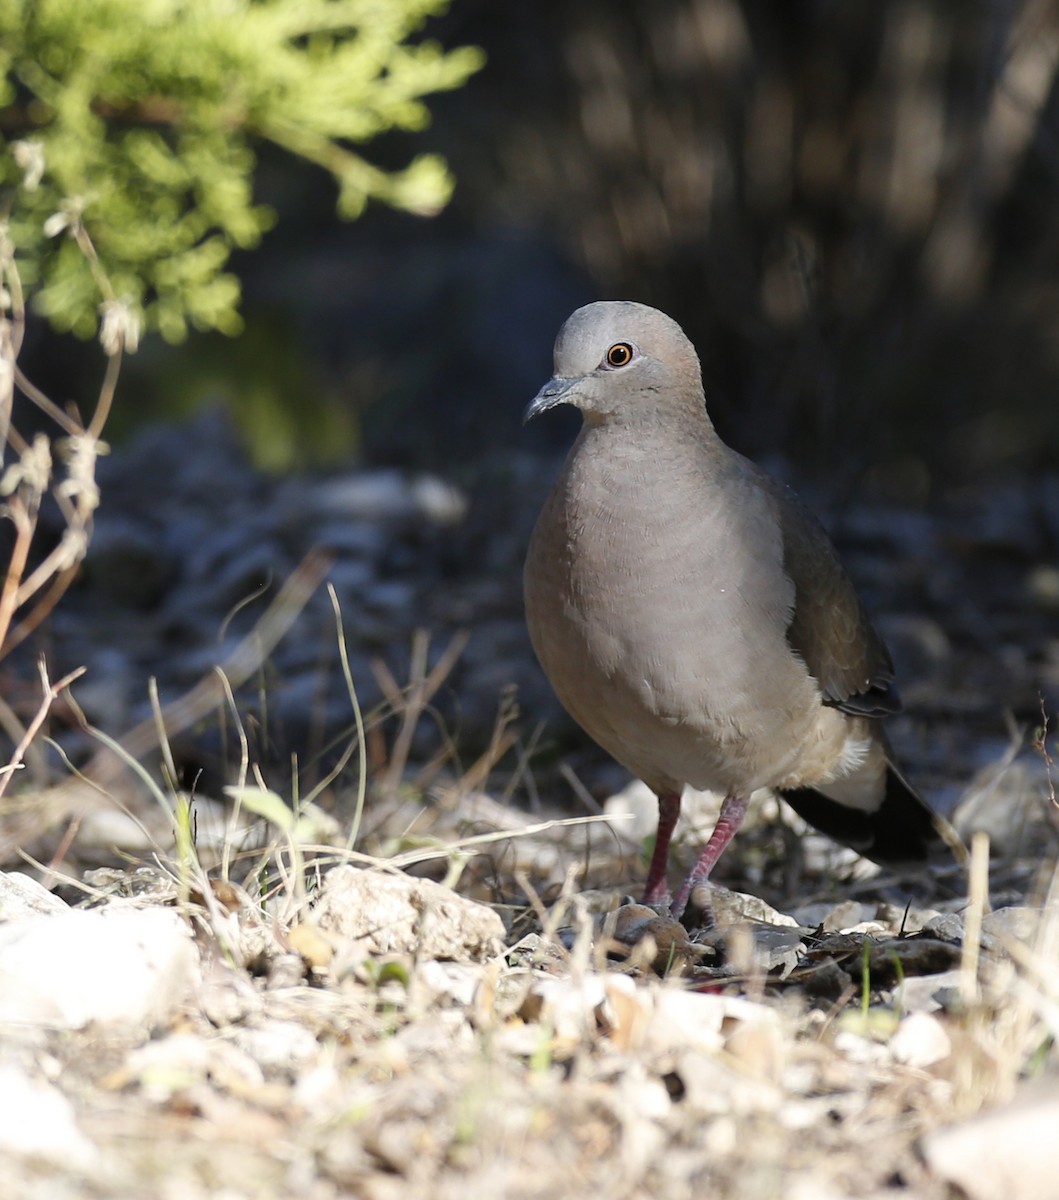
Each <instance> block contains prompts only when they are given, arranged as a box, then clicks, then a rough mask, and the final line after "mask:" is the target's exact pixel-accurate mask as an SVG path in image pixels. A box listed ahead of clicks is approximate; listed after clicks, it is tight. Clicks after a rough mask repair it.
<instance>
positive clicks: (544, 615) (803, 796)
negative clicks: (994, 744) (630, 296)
mask: <svg viewBox="0 0 1059 1200" xmlns="http://www.w3.org/2000/svg"><path fill="white" fill-rule="evenodd" d="M564 404H565V405H572V406H574V407H575V408H577V409H579V410H580V412H581V416H582V425H581V430H580V433H579V435H578V437H577V439H576V441H575V442H574V444H573V446H572V448H571V450H570V452H569V454H568V456H567V458H566V461H565V463H564V465H563V467H562V469H561V471H560V474H559V477H558V479H557V481H556V483H555V486H554V488H553V489H552V492H551V494H550V496H549V497H548V499H547V501H546V502H545V504H544V507H543V509H542V510H541V513H540V515H539V517H538V519H537V522H536V525H535V527H534V530H533V534H532V536H531V538H530V543H529V548H528V551H527V556H526V563H525V570H524V577H523V583H524V596H525V607H526V620H527V625H528V628H529V634H530V640H531V642H532V644H533V648H534V651H535V653H536V656H537V659H538V661H539V662H540V665H541V667H542V668H543V670H544V673H545V675H546V676H547V677H548V679H549V681H550V683H551V685H552V687H553V688H554V690H555V692H556V694H557V695H558V698H559V700H560V701H561V703H562V704H563V706H564V707H565V708H566V710H567V711H568V712H569V714H570V715H571V716H572V717H573V719H574V720H575V721H576V722H577V723H578V724H579V725H580V726H581V727H582V729H584V731H585V732H586V733H587V734H588V735H589V736H590V737H591V738H593V739H594V740H595V741H596V742H597V743H598V744H599V745H600V746H601V747H603V749H604V750H606V751H607V752H608V753H609V754H610V755H612V756H613V757H614V758H615V759H616V760H617V761H618V762H619V763H621V764H623V765H624V766H625V767H626V768H628V770H629V771H631V772H632V773H633V774H634V775H636V776H638V777H639V778H640V779H642V780H643V781H644V783H646V784H647V785H648V787H650V788H651V790H652V791H653V792H654V793H655V794H656V795H657V797H658V831H657V835H656V837H655V844H654V851H653V854H652V858H651V862H650V865H649V867H648V872H647V880H646V884H645V887H644V893H643V896H644V902H645V903H648V904H663V903H670V894H669V889H668V883H667V878H666V875H667V867H668V858H669V846H670V841H671V838H672V835H673V830H674V827H675V825H676V822H677V818H678V816H679V813H680V805H681V795H682V792H683V790H684V788H685V786H690V787H693V788H697V789H703V790H710V791H714V792H717V793H719V794H720V795H722V796H723V797H724V800H723V803H722V805H721V809H720V815H719V818H718V820H717V823H716V826H715V828H714V830H713V833H712V835H711V836H710V838H709V840H708V841H707V842H706V844H705V846H704V847H703V848H702V851H701V854H700V855H699V857H698V860H697V862H696V863H695V865H694V867H693V868H692V870H691V872H690V874H689V875H688V876H687V878H686V879H685V880H684V882H683V884H682V885H681V886H680V888H679V890H678V891H677V893H676V894H675V896H673V898H672V901H671V907H672V911H673V913H674V914H675V915H678V916H679V915H680V914H682V913H683V911H684V909H685V907H686V905H687V902H688V899H689V897H690V895H691V893H692V891H693V890H694V889H695V888H697V887H698V886H699V885H700V884H704V883H707V882H708V881H709V878H710V874H711V871H712V870H713V868H714V866H715V864H716V863H717V860H718V859H719V858H720V856H721V854H722V853H723V851H724V850H725V848H726V847H727V845H728V844H729V842H730V841H731V839H732V837H733V836H734V834H735V833H736V832H737V831H738V829H739V826H740V824H741V823H742V821H743V818H744V816H745V815H746V811H747V805H748V802H749V799H750V795H751V793H753V792H754V791H756V790H757V789H759V788H772V789H774V790H775V791H777V792H779V793H780V794H781V795H782V796H783V798H784V799H785V800H786V801H787V802H788V803H789V804H790V805H791V806H792V807H793V808H794V809H795V811H796V812H798V813H799V814H800V815H801V816H802V817H804V819H805V820H806V821H808V822H809V823H810V824H811V825H813V826H815V827H816V828H817V829H819V830H820V831H821V832H823V833H825V834H827V835H829V836H830V837H832V838H834V839H835V840H836V841H839V842H841V843H844V844H845V845H847V846H850V847H852V848H853V849H855V850H857V851H858V852H859V853H861V854H863V855H864V856H866V857H867V858H870V859H873V860H874V861H876V862H880V863H901V864H906V863H915V862H922V861H925V860H926V859H927V857H928V855H929V854H930V851H931V849H932V847H933V846H934V844H935V843H936V842H937V841H938V837H939V834H938V828H937V824H936V818H935V815H934V813H933V812H932V810H931V808H930V807H929V805H928V804H927V803H926V802H925V801H924V800H923V799H921V798H920V796H919V795H918V794H917V793H916V792H915V791H914V790H913V789H912V788H911V787H910V786H909V784H908V783H907V782H906V781H905V779H904V778H903V777H902V775H901V774H900V772H899V771H898V769H897V767H896V766H895V765H894V762H893V755H892V752H891V749H890V746H889V743H888V741H887V739H886V736H885V733H884V731H883V721H884V718H886V717H887V716H890V715H891V714H893V713H895V712H897V711H898V710H899V709H900V707H901V702H900V699H899V697H898V694H897V690H896V687H895V684H894V669H893V664H892V661H891V658H890V655H889V653H888V652H887V649H886V646H885V645H884V644H883V641H882V639H881V638H880V637H879V635H878V633H877V632H876V631H875V629H874V628H873V626H872V623H871V621H870V619H869V617H868V614H867V612H866V611H865V609H864V607H863V605H862V604H861V602H860V600H859V599H858V597H857V594H856V592H855V590H854V588H853V585H852V583H851V582H850V579H849V577H848V576H847V574H846V572H845V570H844V568H843V566H842V564H841V562H840V561H839V557H838V553H837V551H836V550H835V548H834V546H833V545H832V543H831V541H830V539H829V538H828V536H827V534H826V533H825V531H824V529H823V527H822V526H821V525H820V523H819V522H818V521H817V520H816V518H815V517H814V516H813V515H812V514H811V513H810V512H809V510H808V509H807V508H806V507H805V506H804V505H803V504H802V503H801V501H800V500H799V499H798V498H797V496H796V495H795V494H794V492H793V491H791V489H790V488H788V487H787V486H785V485H784V484H783V483H781V482H779V481H777V480H776V479H774V478H772V477H771V476H770V475H768V474H767V473H766V472H765V471H764V470H763V469H762V468H760V467H759V466H757V465H755V464H754V463H753V462H751V461H750V460H749V459H747V458H744V457H743V456H742V455H741V454H739V453H737V452H736V451H735V450H733V449H731V448H730V447H729V446H727V445H726V444H725V443H724V442H723V441H722V440H721V439H720V437H719V436H718V435H717V433H716V431H715V429H714V427H713V424H712V422H711V421H710V418H709V416H708V414H707V410H706V401H705V395H704V391H703V385H702V375H701V369H700V366H699V359H698V356H697V354H696V352H695V348H694V347H693V346H692V344H691V342H690V341H689V340H688V338H687V337H686V336H685V334H684V332H683V330H682V329H681V328H680V326H679V325H678V324H677V323H676V322H675V321H673V320H672V319H671V318H670V317H668V316H666V315H665V314H664V313H662V312H659V311H658V310H656V309H653V308H649V307H647V306H645V305H642V304H637V303H633V302H631V301H607V302H601V303H595V304H589V305H586V306H585V307H583V308H579V309H578V310H577V311H576V312H575V313H573V315H572V316H571V317H570V318H569V319H568V320H567V321H566V323H565V324H564V325H563V327H562V329H561V330H560V332H559V335H558V338H557V340H556V343H555V351H554V375H553V377H552V378H551V379H550V380H549V381H548V382H547V383H546V384H545V385H544V387H543V388H541V390H540V392H539V393H538V394H537V396H536V397H535V398H534V400H533V401H532V402H531V403H530V405H529V407H528V408H527V409H526V413H525V419H526V420H527V421H528V420H532V419H534V418H537V417H540V416H541V414H543V413H545V412H547V411H548V410H550V409H553V408H555V407H556V406H558V405H564Z"/></svg>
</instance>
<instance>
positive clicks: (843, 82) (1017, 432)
mask: <svg viewBox="0 0 1059 1200" xmlns="http://www.w3.org/2000/svg"><path fill="white" fill-rule="evenodd" d="M424 36H429V37H436V38H438V39H439V40H441V41H442V42H443V43H444V44H446V45H448V46H455V45H459V44H466V43H475V44H478V45H481V46H482V47H484V49H485V50H486V52H487V55H488V62H487V65H486V67H485V68H484V70H483V71H481V72H480V74H478V75H477V76H475V77H474V78H473V79H472V80H471V82H470V84H469V85H468V86H467V87H465V88H464V89H461V90H460V91H458V92H455V93H452V94H448V95H442V96H438V97H434V98H431V100H430V106H431V109H432V111H433V113H434V122H433V125H432V126H431V128H429V129H428V130H426V131H425V132H424V133H423V134H420V135H416V136H414V137H413V136H409V135H400V136H397V135H394V136H392V137H390V138H385V139H381V140H379V141H377V142H375V143H372V144H371V145H370V146H369V147H368V148H367V153H368V155H369V157H372V158H374V159H375V160H376V161H379V162H381V163H383V164H387V163H392V164H394V165H400V164H403V163H404V162H406V161H407V160H408V158H409V157H411V155H412V154H413V153H415V152H419V151H422V150H440V151H441V152H442V153H444V154H445V155H446V157H447V158H448V160H449V163H450V165H451V167H452V169H453V171H454V173H455V176H456V179H457V191H456V194H455V197H454V199H453V201H452V203H451V205H450V207H449V208H448V209H447V210H446V211H445V212H444V213H443V214H442V215H441V216H439V217H438V218H436V219H432V220H424V219H420V218H415V217H411V216H407V215H404V214H399V213H393V212H389V211H386V210H384V209H382V208H374V209H372V210H370V211H369V212H368V213H367V215H366V216H364V217H363V218H362V219H361V220H359V221H357V222H356V223H354V224H352V225H343V224H342V223H341V222H340V221H339V220H338V218H337V217H336V216H335V215H334V198H335V197H334V190H333V187H332V185H331V183H330V181H329V179H328V178H327V177H326V176H324V175H323V174H322V173H317V172H315V171H314V170H313V169H311V168H309V167H307V166H305V165H304V164H301V163H294V162H292V161H291V160H288V159H284V158H282V157H280V156H279V155H275V154H268V153H264V154H263V156H262V160H261V169H260V173H259V178H258V183H259V188H258V198H259V199H261V200H264V201H266V202H268V203H271V204H273V205H274V206H275V207H276V208H277V210H278V212H279V215H280V221H279V225H278V227H277V229H276V230H275V231H274V232H272V233H271V234H270V235H268V236H267V237H266V239H265V241H264V243H263V245H262V246H261V247H260V248H259V249H258V250H257V251H255V252H254V253H252V254H244V255H240V256H238V257H237V258H236V260H235V262H234V266H235V269H236V270H237V271H238V272H239V273H240V274H241V275H242V277H243V279H244V284H245V304H244V313H245V316H246V322H247V327H246V332H245V333H244V335H243V336H242V337H241V338H239V339H235V340H229V339H224V338H221V337H206V336H201V335H200V336H197V337H193V338H192V339H191V340H190V341H189V342H188V343H186V344H185V345H184V346H181V347H175V348H174V347H167V346H165V345H164V344H162V343H161V342H160V340H159V339H157V338H153V339H150V340H149V342H148V344H147V345H146V346H145V347H144V348H143V349H142V350H141V352H140V354H138V355H137V356H136V358H135V359H133V360H131V361H130V362H129V364H128V366H127V368H126V370H125V373H124V376H123V380H122V384H121V389H120V393H119V403H118V406H117V410H116V413H115V417H114V421H113V424H112V426H111V427H110V428H109V429H108V433H109V434H110V435H111V436H113V437H114V438H116V439H118V440H120V439H121V438H122V436H123V435H125V434H127V432H128V431H129V428H130V427H131V426H132V425H134V424H136V423H138V422H141V421H143V420H144V419H149V418H151V417H155V416H158V415H162V414H165V415H169V416H172V415H174V414H179V413H181V412H184V411H188V410H190V409H192V408H194V407H196V406H197V405H199V404H201V403H203V402H204V401H207V400H213V401H218V400H219V401H222V402H223V403H225V404H226V405H228V406H229V407H230V408H231V409H232V411H233V412H235V413H236V414H237V417H238V420H239V423H240V425H241V428H242V429H243V431H244V434H245V435H246V436H247V437H248V438H249V440H250V441H251V443H252V445H253V449H254V453H255V455H256V457H257V459H258V461H259V462H261V463H263V464H265V465H271V466H276V467H289V466H298V465H314V464H318V463H320V462H323V461H327V460H331V461H334V460H338V461H350V460H353V461H356V460H357V459H358V458H359V459H360V460H361V461H364V462H366V463H374V464H380V463H386V464H401V465H417V466H427V467H430V468H434V469H437V470H440V471H442V472H444V473H447V474H450V475H453V476H455V477H457V478H460V477H461V476H465V475H466V474H467V473H468V472H471V473H472V474H473V470H474V466H475V464H477V463H480V462H481V461H482V460H483V457H486V456H488V455H489V453H491V452H492V451H494V450H497V449H503V448H506V447H510V446H513V445H516V444H518V445H529V446H531V447H537V448H539V447H540V446H541V445H542V441H541V439H554V444H559V443H562V442H563V441H564V440H566V439H567V437H568V434H569V428H568V426H566V425H563V424H562V422H561V421H558V420H557V421H555V422H552V423H550V424H549V425H548V427H547V428H545V424H546V423H543V422H542V423H541V426H542V428H541V429H531V430H529V431H527V432H526V433H525V434H523V432H522V430H521V428H520V421H519V418H520V414H521V411H522V408H523V406H524V405H525V403H526V401H527V400H528V399H529V398H530V397H531V396H532V395H533V394H534V392H535V391H536V390H537V387H538V386H539V385H540V383H541V382H543V380H544V378H546V376H547V374H548V373H549V369H550V349H551V344H552V341H553V338H554V335H555V332H556V330H557V329H558V327H559V325H560V324H561V322H562V321H563V319H564V318H565V317H566V316H567V315H568V313H569V312H570V311H571V310H572V309H573V308H574V307H576V306H577V305H579V304H581V303H584V302H586V301H588V300H592V299H597V298H606V297H625V298H631V299H637V300H641V301H644V302H647V303H650V304H654V305H657V306H658V307H660V308H663V309H665V310H666V311H667V312H669V313H670V314H671V315H673V316H674V317H675V318H676V319H677V320H678V321H679V322H680V323H681V324H682V325H683V326H684V328H685V329H686V330H687V332H688V333H689V335H690V336H691V338H692V339H693V341H694V342H695V343H696V345H697V346H698V347H699V350H700V354H701V357H702V361H703V370H704V376H705V382H706V390H707V397H708V401H709V404H710V408H711V412H712V414H713V416H714V419H715V421H716V423H717V424H718V426H719V428H720V430H721V432H722V434H723V435H724V436H726V437H727V438H728V440H730V441H732V442H733V443H734V444H735V445H737V446H738V448H740V449H741V450H743V451H745V452H747V453H749V454H751V455H755V456H758V457H762V456H765V457H769V456H771V455H775V454H776V452H778V451H782V453H783V454H784V455H785V456H786V457H787V458H788V460H789V461H790V462H792V463H793V464H794V467H795V474H798V475H801V476H802V477H803V478H806V477H808V478H810V479H819V478H821V477H824V478H826V479H828V481H829V487H833V488H834V489H835V491H836V493H837V494H838V495H841V494H843V493H845V492H846V491H851V490H853V489H861V490H863V489H865V488H866V489H867V490H868V491H869V493H871V492H877V493H880V494H883V495H885V496H887V497H891V498H892V497H897V496H900V497H902V498H904V499H905V500H907V501H910V502H912V503H917V502H921V501H924V500H926V499H928V498H929V497H930V495H931V494H932V492H933V490H934V489H935V488H936V487H937V486H938V484H939V483H946V482H953V481H956V482H960V481H964V480H975V481H978V480H981V479H982V478H983V477H984V476H990V475H993V474H996V475H1005V474H1010V473H1012V472H1016V473H1022V472H1026V471H1032V470H1033V469H1035V468H1038V467H1040V466H1042V465H1044V464H1047V463H1055V462H1056V461H1057V460H1059V453H1057V447H1059V399H1057V395H1059V273H1057V267H1059V98H1057V89H1056V74H1057V69H1059V11H1057V5H1056V4H1055V3H1054V2H1052V0H1021V2H1020V0H988V2H981V3H975V2H973V0H963V2H960V3H953V2H951V0H949V2H942V0H935V2H931V0H894V2H892V3H888V4H867V3H849V0H774V2H771V3H769V2H764V0H762V2H744V3H738V2H737V0H577V2H576V3H571V2H570V0H534V3H532V4H519V3H510V2H498V0H454V3H453V5H452V7H451V10H450V12H449V13H448V14H447V15H446V16H445V17H444V18H442V19H438V20H435V21H432V22H431V23H430V24H429V26H428V28H427V29H426V30H425V33H424ZM88 351H89V348H87V347H86V348H85V352H86V353H88ZM92 353H93V354H95V355H96V357H95V358H94V359H93V360H91V361H92V362H93V363H94V364H95V365H94V366H93V368H92V369H93V371H96V370H97V369H98V352H97V351H94V350H93V351H92ZM81 362H82V360H81V359H80V357H79V356H78V355H76V354H72V355H70V356H64V363H65V366H62V365H57V364H56V361H55V357H54V353H53V352H51V351H50V352H49V353H48V358H47V361H37V362H34V361H32V359H31V360H30V361H29V364H28V365H29V367H30V371H31V373H33V372H35V373H36V374H37V376H38V377H42V379H41V381H42V382H43V383H44V384H45V385H46V386H50V387H51V389H52V390H53V394H55V393H58V395H60V396H63V397H66V396H76V395H78V393H79V391H83V390H84V380H85V376H84V374H83V368H82V365H81ZM64 372H65V374H64ZM89 378H94V374H93V375H91V376H89ZM91 390H92V389H91V388H90V389H88V391H89V394H91Z"/></svg>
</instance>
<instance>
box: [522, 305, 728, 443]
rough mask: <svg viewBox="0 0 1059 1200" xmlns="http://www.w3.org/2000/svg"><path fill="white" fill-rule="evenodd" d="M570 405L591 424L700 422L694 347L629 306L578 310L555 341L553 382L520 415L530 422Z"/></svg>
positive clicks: (672, 324) (657, 316) (659, 318)
mask: <svg viewBox="0 0 1059 1200" xmlns="http://www.w3.org/2000/svg"><path fill="white" fill-rule="evenodd" d="M559 404H572V405H574V407H576V408H579V409H581V411H582V413H583V414H584V416H585V419H586V420H587V421H589V422H591V423H597V422H600V423H601V422H604V421H608V420H618V421H621V422H623V423H624V422H633V423H635V422H636V421H637V420H638V419H639V418H641V417H649V418H651V419H657V417H658V416H662V417H663V418H666V417H669V416H670V415H671V416H673V417H677V416H678V415H680V414H685V413H689V412H690V413H694V414H696V416H700V415H704V413H705V409H704V401H703V394H702V376H701V373H700V368H699V359H698V355H697V354H696V353H695V347H694V346H692V344H691V342H689V341H688V339H687V337H686V336H685V334H684V331H683V330H682V329H681V328H680V326H679V325H678V324H677V323H676V321H674V320H673V319H672V318H671V317H667V316H666V314H665V313H663V312H659V311H658V309H657V308H648V307H647V305H646V304H635V303H633V302H632V301H631V300H606V301H602V302H600V303H598V304H586V305H585V307H584V308H579V309H578V310H577V311H576V312H575V313H574V314H573V315H572V316H570V317H569V318H568V319H567V321H566V324H565V325H564V326H563V327H562V329H560V330H559V336H558V337H557V338H556V340H555V374H554V375H553V376H552V378H551V379H550V380H549V381H548V382H547V383H546V384H545V385H544V387H542V388H541V390H540V391H539V392H538V393H537V395H536V397H535V398H534V399H533V401H532V402H531V403H530V405H529V407H528V408H527V409H526V414H525V420H527V421H530V420H532V419H533V418H534V417H536V416H538V415H539V414H540V413H542V412H544V411H545V410H547V409H549V408H555V406H556V405H559Z"/></svg>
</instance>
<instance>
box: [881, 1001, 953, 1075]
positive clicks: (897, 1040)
mask: <svg viewBox="0 0 1059 1200" xmlns="http://www.w3.org/2000/svg"><path fill="white" fill-rule="evenodd" d="M890 1053H891V1054H893V1056H894V1058H896V1059H897V1061H898V1062H902V1063H906V1064H907V1065H908V1066H910V1067H929V1066H932V1065H933V1064H934V1063H936V1062H941V1061H942V1060H943V1059H946V1058H948V1057H949V1055H950V1054H951V1053H952V1040H951V1039H950V1038H949V1035H948V1034H947V1033H946V1032H945V1027H944V1025H942V1023H941V1022H940V1021H939V1020H938V1018H937V1017H934V1016H931V1015H930V1013H925V1012H918V1013H912V1015H911V1016H909V1017H906V1018H905V1019H904V1020H903V1021H902V1022H901V1024H900V1026H899V1027H898V1030H897V1032H896V1033H895V1034H894V1035H893V1037H892V1038H891V1039H890Z"/></svg>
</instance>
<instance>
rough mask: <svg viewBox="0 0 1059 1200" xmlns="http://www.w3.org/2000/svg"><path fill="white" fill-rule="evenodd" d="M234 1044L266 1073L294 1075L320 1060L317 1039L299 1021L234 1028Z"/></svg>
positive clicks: (266, 1022)
mask: <svg viewBox="0 0 1059 1200" xmlns="http://www.w3.org/2000/svg"><path fill="white" fill-rule="evenodd" d="M228 1036H230V1038H231V1040H232V1042H233V1043H234V1044H235V1045H236V1046H238V1047H239V1049H240V1050H242V1051H243V1053H244V1054H246V1055H248V1056H249V1057H250V1058H252V1059H253V1060H254V1062H256V1063H257V1064H258V1066H260V1067H261V1069H262V1070H263V1071H290V1072H295V1071H297V1070H298V1069H299V1068H301V1067H308V1066H310V1065H311V1064H314V1063H315V1062H316V1061H317V1060H318V1059H319V1057H320V1053H321V1051H320V1043H319V1042H318V1041H317V1040H316V1037H315V1035H314V1034H313V1032H312V1031H311V1030H310V1029H306V1027H305V1026H304V1025H299V1024H298V1022H297V1021H264V1022H262V1023H261V1024H260V1025H259V1026H257V1027H254V1028H242V1027H239V1026H236V1027H234V1028H233V1029H232V1030H231V1032H230V1033H229V1035H228Z"/></svg>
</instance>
